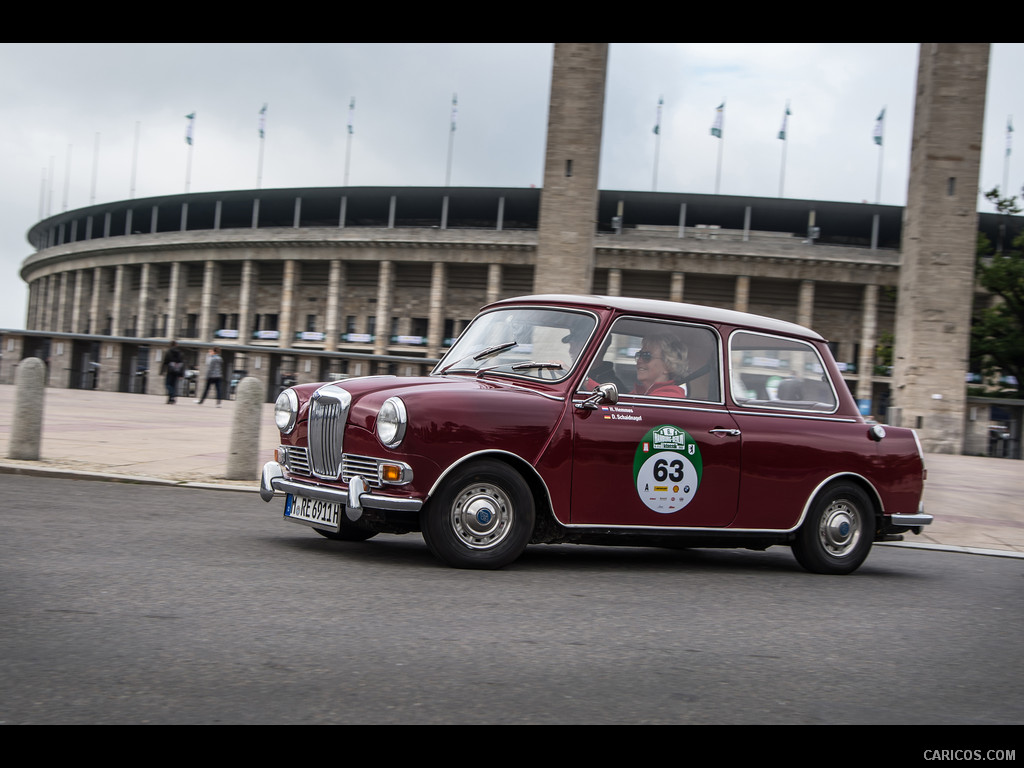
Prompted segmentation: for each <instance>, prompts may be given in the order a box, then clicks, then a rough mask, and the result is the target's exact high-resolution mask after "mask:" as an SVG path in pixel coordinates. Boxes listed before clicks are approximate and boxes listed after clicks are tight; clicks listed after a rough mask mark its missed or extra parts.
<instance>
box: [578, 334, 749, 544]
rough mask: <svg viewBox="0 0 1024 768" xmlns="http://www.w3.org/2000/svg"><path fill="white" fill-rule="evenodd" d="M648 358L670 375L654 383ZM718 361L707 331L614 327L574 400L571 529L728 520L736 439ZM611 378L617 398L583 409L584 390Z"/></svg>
mask: <svg viewBox="0 0 1024 768" xmlns="http://www.w3.org/2000/svg"><path fill="white" fill-rule="evenodd" d="M681 349H682V350H685V351H684V352H683V353H682V357H683V358H684V359H683V360H682V361H680V359H679V358H680V356H681V355H680V350H681ZM648 353H649V355H648ZM645 355H648V356H649V357H650V358H651V360H650V361H648V362H651V363H653V362H654V360H655V359H657V358H664V359H667V361H668V365H669V366H670V367H671V370H669V371H668V376H669V378H668V380H663V381H653V380H652V379H651V372H650V371H649V370H645V366H644V365H642V362H643V357H644V356H645ZM721 360H722V356H721V339H720V337H719V334H718V333H717V332H716V331H715V330H714V329H712V328H709V327H706V326H700V325H693V324H686V323H672V322H667V321H655V320H649V319H644V318H635V317H624V318H619V319H618V320H617V321H616V322H615V323H614V325H613V326H612V328H611V330H610V331H609V333H608V335H607V336H606V337H605V339H604V340H603V341H602V342H601V346H600V347H599V349H598V350H597V353H596V354H595V356H594V359H593V360H592V362H591V365H590V368H589V371H588V375H587V377H585V378H584V380H583V382H581V385H580V387H579V388H578V390H577V393H576V396H575V397H574V401H573V402H574V408H573V411H574V413H573V441H574V442H573V467H572V481H571V482H572V502H571V513H570V515H571V518H570V524H571V525H582V526H605V525H607V526H637V527H652V526H653V527H664V528H670V527H681V528H689V527H721V526H727V525H729V523H730V522H732V520H733V518H734V517H735V514H736V504H737V498H738V485H739V475H740V455H741V442H740V437H739V433H738V430H737V427H736V424H735V422H734V420H733V418H732V416H731V415H730V413H729V412H728V410H727V409H726V408H725V405H724V401H723V394H722V368H721ZM663 362H664V360H663ZM638 363H641V364H638ZM662 378H664V376H662ZM609 381H610V383H614V384H615V385H616V387H617V389H618V391H619V399H618V402H617V403H607V402H604V403H600V404H598V405H597V406H596V407H595V408H593V409H588V408H585V407H583V406H582V404H583V402H584V401H585V400H586V394H585V393H588V392H590V391H591V390H592V389H593V387H594V386H596V385H597V384H599V383H608V382H609Z"/></svg>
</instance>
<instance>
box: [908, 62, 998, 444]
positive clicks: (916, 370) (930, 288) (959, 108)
mask: <svg viewBox="0 0 1024 768" xmlns="http://www.w3.org/2000/svg"><path fill="white" fill-rule="evenodd" d="M988 58H989V44H988V43H921V47H920V53H919V58H918V72H917V99H916V103H915V108H914V131H913V142H912V144H911V152H910V180H909V183H908V187H907V205H906V208H905V209H904V213H903V241H902V243H901V255H902V263H901V265H900V280H899V299H898V302H897V306H896V333H895V337H896V338H895V348H894V350H893V406H894V407H896V408H898V409H899V412H900V413H901V414H902V418H901V423H902V425H903V426H908V427H913V428H915V429H917V431H918V436H919V437H920V439H921V443H922V446H923V447H924V449H925V450H926V451H931V452H936V453H960V452H961V451H962V445H963V435H964V425H963V423H964V413H965V409H966V385H965V377H966V374H967V370H968V367H969V363H968V357H969V348H970V330H971V303H972V299H973V291H974V263H975V248H976V245H977V229H978V227H977V222H978V214H977V202H978V174H979V169H980V163H981V142H982V127H983V125H984V120H985V91H986V83H987V78H988Z"/></svg>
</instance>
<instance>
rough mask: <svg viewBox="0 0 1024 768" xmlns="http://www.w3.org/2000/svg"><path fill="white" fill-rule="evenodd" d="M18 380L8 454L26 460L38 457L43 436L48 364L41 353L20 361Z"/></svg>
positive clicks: (36, 459)
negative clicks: (38, 355)
mask: <svg viewBox="0 0 1024 768" xmlns="http://www.w3.org/2000/svg"><path fill="white" fill-rule="evenodd" d="M15 383H16V386H17V390H16V392H15V395H14V414H13V417H12V420H11V436H10V444H9V445H8V449H7V456H8V457H9V458H12V459H21V460H23V461H38V460H39V448H40V445H41V444H42V436H43V398H44V395H45V393H46V365H45V364H44V363H43V361H42V360H40V359H39V358H38V357H26V358H25V359H24V360H22V361H21V362H20V363H19V364H18V370H17V373H16V374H15Z"/></svg>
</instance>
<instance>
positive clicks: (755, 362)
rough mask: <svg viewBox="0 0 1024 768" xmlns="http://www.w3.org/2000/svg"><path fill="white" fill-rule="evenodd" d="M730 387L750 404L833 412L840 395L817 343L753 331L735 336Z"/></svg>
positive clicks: (731, 344) (731, 347)
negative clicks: (837, 394)
mask: <svg viewBox="0 0 1024 768" xmlns="http://www.w3.org/2000/svg"><path fill="white" fill-rule="evenodd" d="M729 364H730V365H729V367H730V372H729V377H730V378H729V387H730V391H731V393H732V399H733V402H735V403H736V404H737V405H739V406H743V407H746V408H781V409H786V410H797V411H816V412H827V413H831V412H833V411H835V409H836V407H837V405H838V401H837V399H836V393H835V390H834V389H833V387H832V382H831V380H830V379H829V376H828V373H827V372H826V370H825V365H824V363H823V362H822V359H821V355H820V354H819V353H818V350H817V349H816V348H815V347H814V346H813V345H812V344H808V343H807V342H804V341H799V340H796V339H786V338H782V337H777V336H769V335H765V334H760V333H751V332H749V331H737V332H735V333H734V334H733V335H732V338H731V339H730V341H729Z"/></svg>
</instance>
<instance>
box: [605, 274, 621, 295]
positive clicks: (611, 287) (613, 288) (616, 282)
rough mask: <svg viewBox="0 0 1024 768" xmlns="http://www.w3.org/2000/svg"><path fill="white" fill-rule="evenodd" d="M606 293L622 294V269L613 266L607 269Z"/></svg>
mask: <svg viewBox="0 0 1024 768" xmlns="http://www.w3.org/2000/svg"><path fill="white" fill-rule="evenodd" d="M608 295H609V296H621V295H622V270H621V269H617V268H615V267H613V268H612V269H609V270H608Z"/></svg>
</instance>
